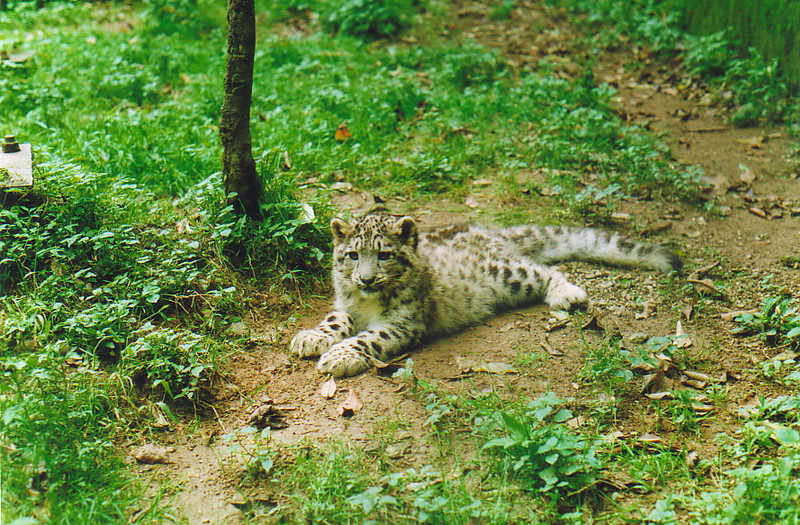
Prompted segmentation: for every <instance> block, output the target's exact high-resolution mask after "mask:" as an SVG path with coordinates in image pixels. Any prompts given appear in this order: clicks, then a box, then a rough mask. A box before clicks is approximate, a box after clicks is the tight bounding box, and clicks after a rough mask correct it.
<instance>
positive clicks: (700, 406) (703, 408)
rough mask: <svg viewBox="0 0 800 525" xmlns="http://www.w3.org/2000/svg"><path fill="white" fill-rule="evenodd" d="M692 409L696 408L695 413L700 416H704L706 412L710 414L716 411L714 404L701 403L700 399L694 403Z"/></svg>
mask: <svg viewBox="0 0 800 525" xmlns="http://www.w3.org/2000/svg"><path fill="white" fill-rule="evenodd" d="M692 409H693V410H694V412H695V414H697V415H698V416H703V415H705V414H709V413H711V412H713V411H714V406H713V405H707V404H705V403H700V402H699V401H695V402H693V403H692Z"/></svg>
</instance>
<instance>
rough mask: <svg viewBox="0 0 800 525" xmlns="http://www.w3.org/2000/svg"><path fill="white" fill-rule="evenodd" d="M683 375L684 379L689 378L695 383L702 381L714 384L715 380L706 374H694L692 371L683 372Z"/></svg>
mask: <svg viewBox="0 0 800 525" xmlns="http://www.w3.org/2000/svg"><path fill="white" fill-rule="evenodd" d="M683 373H684V375H686V377H690V378H692V379H695V380H697V381H703V382H705V383H714V382H716V380H715V379H714V378H713V377H711V376H710V375H708V374H704V373H702V372H695V371H694V370H684V372H683Z"/></svg>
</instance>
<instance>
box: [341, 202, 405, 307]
mask: <svg viewBox="0 0 800 525" xmlns="http://www.w3.org/2000/svg"><path fill="white" fill-rule="evenodd" d="M331 231H332V233H333V244H334V248H333V276H334V284H336V285H337V286H338V287H341V289H342V290H343V291H345V292H347V291H351V292H352V291H357V292H358V293H360V294H361V295H362V296H364V297H370V296H374V295H377V294H378V293H380V292H382V291H386V290H389V289H392V288H394V287H395V286H397V285H398V284H399V283H402V282H403V281H404V280H405V278H406V277H407V276H408V275H409V273H410V272H411V271H413V268H414V265H415V262H416V259H417V255H416V251H417V242H418V234H417V223H416V221H415V220H414V219H413V218H411V217H407V216H400V215H389V214H386V213H370V214H368V215H365V216H364V217H361V218H359V219H356V220H354V221H352V222H350V223H347V222H344V221H342V220H341V219H333V220H332V221H331Z"/></svg>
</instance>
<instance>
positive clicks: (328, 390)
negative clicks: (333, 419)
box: [319, 377, 338, 399]
mask: <svg viewBox="0 0 800 525" xmlns="http://www.w3.org/2000/svg"><path fill="white" fill-rule="evenodd" d="M337 389H338V387H337V386H336V380H334V379H333V378H332V377H331V378H329V379H328V380H327V381H325V382H324V383H322V387H321V388H320V389H319V395H321V396H322V397H324V398H325V399H330V398H332V397H333V396H334V395H336V390H337Z"/></svg>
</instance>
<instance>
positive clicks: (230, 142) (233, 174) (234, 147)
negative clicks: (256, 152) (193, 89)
mask: <svg viewBox="0 0 800 525" xmlns="http://www.w3.org/2000/svg"><path fill="white" fill-rule="evenodd" d="M255 46H256V16H255V7H254V5H253V0H228V60H227V66H226V68H225V83H224V85H225V98H224V100H223V102H222V110H221V114H220V119H219V136H220V140H221V142H222V174H223V176H224V178H225V193H226V195H227V196H228V197H227V199H228V204H232V205H233V207H234V210H236V211H237V212H239V213H245V214H247V215H248V216H249V217H251V218H253V219H257V218H259V216H260V214H259V195H260V193H261V188H260V182H259V180H258V176H257V175H256V163H255V160H253V151H252V148H251V138H250V103H251V101H252V96H253V60H254V57H255Z"/></svg>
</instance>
